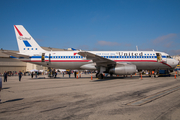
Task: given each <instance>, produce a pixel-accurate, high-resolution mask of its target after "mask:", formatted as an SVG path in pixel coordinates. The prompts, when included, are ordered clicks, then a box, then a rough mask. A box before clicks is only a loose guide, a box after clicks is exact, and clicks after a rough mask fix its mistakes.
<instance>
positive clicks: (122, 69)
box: [109, 64, 136, 75]
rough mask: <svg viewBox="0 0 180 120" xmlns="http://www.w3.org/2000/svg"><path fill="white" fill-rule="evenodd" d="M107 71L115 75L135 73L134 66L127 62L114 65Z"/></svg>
mask: <svg viewBox="0 0 180 120" xmlns="http://www.w3.org/2000/svg"><path fill="white" fill-rule="evenodd" d="M109 73H111V74H116V75H131V74H134V73H136V66H135V65H129V64H124V65H116V67H114V68H111V69H110V70H109Z"/></svg>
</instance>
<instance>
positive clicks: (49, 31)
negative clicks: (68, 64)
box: [0, 0, 180, 55]
mask: <svg viewBox="0 0 180 120" xmlns="http://www.w3.org/2000/svg"><path fill="white" fill-rule="evenodd" d="M13 25H23V26H24V27H25V29H26V30H27V31H28V32H29V33H30V34H31V36H32V37H33V38H34V39H35V40H36V41H37V43H38V44H39V45H40V46H42V47H52V48H60V49H67V48H76V49H82V50H92V51H97V50H98V51H99V50H100V51H134V50H136V46H138V49H139V50H152V49H154V50H155V51H161V52H166V53H168V54H170V55H179V54H180V47H179V46H180V0H0V48H3V49H5V50H18V46H17V41H16V37H15V33H14V28H13Z"/></svg>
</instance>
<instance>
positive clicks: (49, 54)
mask: <svg viewBox="0 0 180 120" xmlns="http://www.w3.org/2000/svg"><path fill="white" fill-rule="evenodd" d="M49 62H51V54H50V53H49Z"/></svg>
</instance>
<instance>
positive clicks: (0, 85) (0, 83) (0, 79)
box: [0, 77, 2, 103]
mask: <svg viewBox="0 0 180 120" xmlns="http://www.w3.org/2000/svg"><path fill="white" fill-rule="evenodd" d="M1 89H2V78H1V77H0V103H1Z"/></svg>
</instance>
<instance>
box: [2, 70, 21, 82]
mask: <svg viewBox="0 0 180 120" xmlns="http://www.w3.org/2000/svg"><path fill="white" fill-rule="evenodd" d="M22 75H23V74H22V72H21V71H19V73H18V76H19V81H21V78H22ZM3 77H4V82H7V77H8V73H7V72H6V71H5V72H4V74H3Z"/></svg>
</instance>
